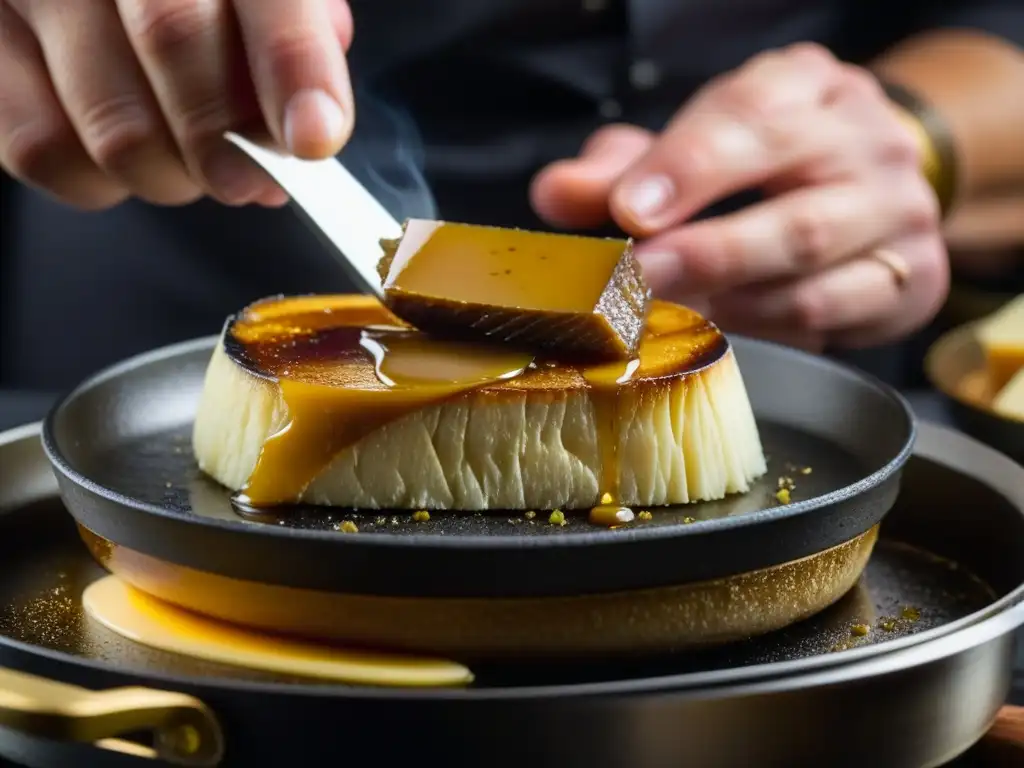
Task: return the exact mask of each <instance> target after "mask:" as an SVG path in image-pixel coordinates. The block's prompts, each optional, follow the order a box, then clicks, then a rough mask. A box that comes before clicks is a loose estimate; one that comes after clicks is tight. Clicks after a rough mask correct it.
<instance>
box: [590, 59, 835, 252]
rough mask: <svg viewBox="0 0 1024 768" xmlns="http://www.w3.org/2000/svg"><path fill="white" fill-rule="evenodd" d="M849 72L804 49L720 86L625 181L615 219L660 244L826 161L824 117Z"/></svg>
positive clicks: (684, 114)
mask: <svg viewBox="0 0 1024 768" xmlns="http://www.w3.org/2000/svg"><path fill="white" fill-rule="evenodd" d="M841 67H842V65H841V64H840V63H839V62H838V61H836V60H835V59H833V58H832V56H831V54H829V53H828V52H827V51H825V50H824V49H820V48H818V47H816V46H801V47H799V48H796V49H794V50H792V51H789V52H784V53H775V52H773V53H768V54H763V55H762V56H759V57H757V58H755V59H753V60H751V62H750V63H749V64H747V65H746V66H744V67H742V68H741V69H740V70H738V71H737V72H735V73H734V74H732V75H730V76H729V77H728V78H726V79H725V80H723V81H721V82H717V83H713V84H712V85H710V86H709V87H708V88H707V89H706V90H705V91H704V92H702V93H700V94H698V96H697V97H696V99H695V100H694V101H693V102H692V103H691V104H689V105H688V106H686V107H684V108H683V109H682V110H681V111H680V112H678V113H677V114H676V116H675V117H674V118H673V119H672V120H671V121H670V122H669V124H668V126H667V127H666V128H665V130H664V131H663V132H662V133H661V136H660V137H659V139H658V141H656V142H655V143H654V145H653V146H652V147H651V148H650V150H649V151H648V152H647V153H646V154H645V155H644V156H643V157H641V158H640V159H639V160H638V161H637V162H636V163H635V164H634V165H633V166H632V167H631V168H630V169H629V170H628V171H626V173H624V174H623V176H622V178H621V179H620V180H619V183H618V185H617V186H616V188H615V190H614V191H613V193H612V196H611V201H610V208H611V212H612V215H613V216H614V217H615V219H616V221H617V222H618V223H619V225H620V226H622V227H623V229H625V230H626V231H628V232H630V233H631V234H633V235H636V236H640V237H643V236H648V235H652V234H655V233H656V232H658V231H660V230H663V229H664V228H666V227H669V226H672V225H673V224H677V223H679V222H680V221H683V220H685V219H687V218H689V217H691V216H693V215H694V214H696V213H698V212H700V211H701V210H702V209H704V208H706V207H707V206H708V205H710V204H711V203H714V202H716V201H718V200H721V199H723V198H725V197H728V196H729V195H731V194H735V193H738V192H741V191H744V190H746V189H750V188H752V187H755V186H757V185H758V184H761V183H764V182H766V181H768V180H769V179H771V178H772V177H773V176H776V175H778V174H779V173H781V172H783V171H784V170H785V169H788V168H791V167H793V166H794V165H795V164H796V163H797V162H798V161H799V160H800V159H801V158H803V157H806V156H807V155H808V154H812V153H819V152H820V150H821V148H822V146H823V144H825V143H827V142H828V141H830V140H831V139H830V137H827V136H822V135H820V134H821V131H820V130H818V127H816V126H815V125H814V115H815V114H816V113H818V112H819V111H820V107H821V104H822V102H823V101H824V100H825V99H826V97H827V95H828V93H829V92H830V91H831V90H832V88H833V87H834V86H835V85H836V84H837V82H839V79H840V77H841V74H842V68H841Z"/></svg>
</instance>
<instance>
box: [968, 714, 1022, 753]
mask: <svg viewBox="0 0 1024 768" xmlns="http://www.w3.org/2000/svg"><path fill="white" fill-rule="evenodd" d="M978 753H979V757H981V759H982V761H983V765H984V766H986V767H990V768H1003V766H1005V767H1006V768H1010V766H1019V765H1024V707H1013V706H1005V707H1003V708H1002V709H1000V710H999V713H998V714H997V715H996V719H995V722H994V723H992V727H991V728H990V729H989V731H988V733H986V734H985V736H984V737H983V738H982V740H981V742H980V743H979V744H978Z"/></svg>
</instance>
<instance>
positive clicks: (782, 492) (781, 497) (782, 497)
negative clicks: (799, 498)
mask: <svg viewBox="0 0 1024 768" xmlns="http://www.w3.org/2000/svg"><path fill="white" fill-rule="evenodd" d="M775 498H776V499H778V501H779V503H780V504H789V502H790V501H791V499H790V495H789V488H780V489H779V490H778V491H776V493H775Z"/></svg>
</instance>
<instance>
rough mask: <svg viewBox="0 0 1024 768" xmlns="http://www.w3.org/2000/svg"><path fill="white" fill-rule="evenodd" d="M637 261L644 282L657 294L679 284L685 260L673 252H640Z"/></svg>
mask: <svg viewBox="0 0 1024 768" xmlns="http://www.w3.org/2000/svg"><path fill="white" fill-rule="evenodd" d="M636 260H637V261H639V262H640V269H641V270H642V273H643V276H644V282H646V283H647V287H648V288H650V289H651V290H652V291H655V292H658V291H660V290H662V289H664V288H666V287H668V286H670V285H673V284H675V283H678V282H679V278H680V276H681V275H682V272H683V260H682V259H680V258H679V254H678V253H673V252H671V251H640V252H638V253H637V254H636Z"/></svg>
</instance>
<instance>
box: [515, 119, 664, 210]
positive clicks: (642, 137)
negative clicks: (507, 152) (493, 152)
mask: <svg viewBox="0 0 1024 768" xmlns="http://www.w3.org/2000/svg"><path fill="white" fill-rule="evenodd" d="M653 141H654V134H652V133H651V132H650V131H647V130H644V129H643V128H638V127H636V126H633V125H611V126H608V127H607V128H602V129H601V130H599V131H597V132H596V133H594V134H593V135H592V136H591V137H590V138H589V139H587V142H586V144H584V145H583V149H582V150H581V151H580V154H579V157H575V158H572V159H569V160H559V161H557V162H554V163H552V164H551V165H549V166H547V167H546V168H544V169H543V170H541V171H540V172H539V173H538V174H537V176H535V177H534V179H533V183H532V184H531V185H530V202H531V204H532V205H533V209H534V210H535V211H536V212H537V215H538V216H540V217H541V218H542V219H544V220H545V221H547V222H548V223H549V224H552V225H554V226H559V227H565V228H568V229H575V228H580V229H583V228H588V227H597V226H600V225H601V224H603V223H604V222H606V221H607V220H608V218H609V214H608V196H609V194H610V193H611V191H612V188H613V186H614V184H615V181H616V179H618V177H619V176H620V175H621V174H622V173H623V172H624V171H625V170H626V169H627V168H628V167H629V166H630V165H632V164H633V162H634V161H635V160H636V159H637V158H639V157H640V156H641V155H643V154H644V152H646V151H647V149H648V147H650V145H651V144H652V143H653Z"/></svg>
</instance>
